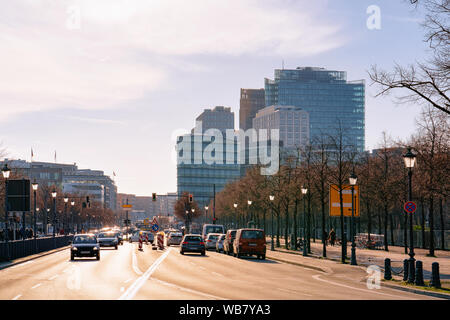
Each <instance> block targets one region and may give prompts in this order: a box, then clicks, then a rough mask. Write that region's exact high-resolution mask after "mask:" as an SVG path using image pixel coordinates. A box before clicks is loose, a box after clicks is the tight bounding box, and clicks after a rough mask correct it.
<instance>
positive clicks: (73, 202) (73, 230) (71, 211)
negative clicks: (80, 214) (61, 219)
mask: <svg viewBox="0 0 450 320" xmlns="http://www.w3.org/2000/svg"><path fill="white" fill-rule="evenodd" d="M74 205H75V201H71V202H70V215H71V218H72V228H71V229H72V233H73V234H75V228H74V226H75V224H74V221H73V206H74Z"/></svg>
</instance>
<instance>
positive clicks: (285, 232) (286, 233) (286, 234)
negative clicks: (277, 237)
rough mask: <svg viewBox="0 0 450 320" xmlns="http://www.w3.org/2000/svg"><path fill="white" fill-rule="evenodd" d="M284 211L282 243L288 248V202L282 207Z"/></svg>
mask: <svg viewBox="0 0 450 320" xmlns="http://www.w3.org/2000/svg"><path fill="white" fill-rule="evenodd" d="M284 210H285V212H284V215H285V219H286V220H285V221H284V244H285V246H286V249H289V204H288V203H286V207H285V208H284Z"/></svg>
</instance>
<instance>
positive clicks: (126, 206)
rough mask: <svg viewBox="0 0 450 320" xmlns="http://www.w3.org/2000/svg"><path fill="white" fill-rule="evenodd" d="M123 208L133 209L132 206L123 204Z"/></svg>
mask: <svg viewBox="0 0 450 320" xmlns="http://www.w3.org/2000/svg"><path fill="white" fill-rule="evenodd" d="M122 208H133V205H132V204H123V205H122Z"/></svg>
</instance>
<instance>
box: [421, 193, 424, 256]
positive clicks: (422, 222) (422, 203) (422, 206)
mask: <svg viewBox="0 0 450 320" xmlns="http://www.w3.org/2000/svg"><path fill="white" fill-rule="evenodd" d="M420 208H421V210H420V211H422V216H421V218H422V219H421V221H420V224H421V227H422V249H425V208H424V201H423V198H421V199H420Z"/></svg>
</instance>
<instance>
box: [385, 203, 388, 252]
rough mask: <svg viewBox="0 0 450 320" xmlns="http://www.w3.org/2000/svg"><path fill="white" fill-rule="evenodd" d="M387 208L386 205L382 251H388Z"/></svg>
mask: <svg viewBox="0 0 450 320" xmlns="http://www.w3.org/2000/svg"><path fill="white" fill-rule="evenodd" d="M388 219H389V217H388V207H387V204H385V205H384V251H389V247H388V231H387V230H388V222H389V220H388Z"/></svg>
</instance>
